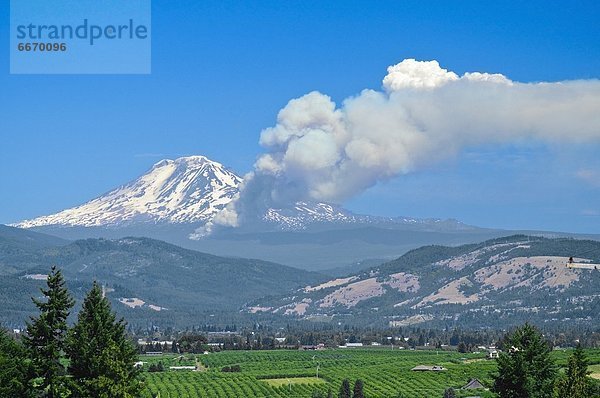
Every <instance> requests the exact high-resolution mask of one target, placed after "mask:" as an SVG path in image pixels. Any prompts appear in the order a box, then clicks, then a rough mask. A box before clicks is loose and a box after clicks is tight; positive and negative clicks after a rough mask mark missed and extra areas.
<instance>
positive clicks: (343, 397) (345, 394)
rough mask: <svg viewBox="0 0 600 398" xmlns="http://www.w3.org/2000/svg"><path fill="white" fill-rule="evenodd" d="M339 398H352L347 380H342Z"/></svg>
mask: <svg viewBox="0 0 600 398" xmlns="http://www.w3.org/2000/svg"><path fill="white" fill-rule="evenodd" d="M339 398H352V393H351V392H350V382H349V381H348V379H344V380H342V385H341V386H340V394H339Z"/></svg>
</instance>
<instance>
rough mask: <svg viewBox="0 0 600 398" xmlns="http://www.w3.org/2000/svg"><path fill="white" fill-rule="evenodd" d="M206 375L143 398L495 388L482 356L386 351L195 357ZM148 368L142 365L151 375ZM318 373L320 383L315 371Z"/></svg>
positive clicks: (178, 361) (560, 356)
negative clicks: (352, 388) (344, 386)
mask: <svg viewBox="0 0 600 398" xmlns="http://www.w3.org/2000/svg"><path fill="white" fill-rule="evenodd" d="M553 355H554V356H555V358H556V360H557V363H558V364H561V365H562V364H564V363H566V359H567V357H568V353H564V352H556V353H554V354H553ZM197 358H198V359H199V360H200V362H201V363H202V365H204V366H205V367H206V369H207V370H206V371H203V372H194V371H165V372H160V373H144V376H145V380H146V385H147V389H146V392H145V395H144V397H145V398H150V397H157V396H159V394H160V397H161V398H175V397H177V398H179V397H182V398H196V397H202V398H204V397H207V398H208V397H210V398H241V397H250V398H252V397H254V398H258V397H281V398H283V397H307V398H310V397H311V395H312V393H313V391H315V390H320V391H323V392H327V391H328V390H329V389H331V390H332V391H333V392H334V393H335V394H334V395H335V396H337V391H338V389H339V386H340V384H341V382H342V380H343V379H345V378H348V379H350V380H351V382H352V383H353V382H354V380H356V379H362V380H363V381H364V385H365V393H366V395H367V397H373V398H375V397H377V398H379V397H382V398H384V397H398V395H399V393H401V394H402V397H405V398H431V397H441V396H442V395H443V392H444V390H445V389H446V388H447V387H453V388H455V389H460V388H461V387H462V386H464V385H465V384H466V383H467V382H468V381H469V379H471V378H477V379H479V380H480V381H481V382H482V383H483V384H484V385H486V386H488V387H489V386H490V385H491V382H492V380H491V373H492V372H493V371H494V370H495V366H496V365H495V361H490V360H485V359H484V360H477V359H483V358H485V355H484V354H460V353H457V352H443V351H440V352H439V353H438V352H436V351H400V350H394V351H391V350H389V349H336V350H325V351H286V350H278V351H225V352H220V353H212V354H207V355H197ZM588 358H589V359H590V362H591V363H594V364H598V363H600V350H595V351H588ZM141 360H142V361H145V362H148V365H149V364H150V363H152V362H158V361H161V362H163V364H164V365H165V366H166V367H167V369H168V367H169V366H179V365H193V364H194V363H195V358H194V356H192V355H189V354H188V355H185V356H178V355H164V356H160V357H145V356H142V357H141ZM148 365H145V367H146V368H147V366H148ZM231 365H239V366H240V368H241V372H235V373H226V372H221V369H222V368H223V367H225V366H231ZM317 365H318V366H319V379H316V369H317ZM416 365H441V366H443V367H444V368H446V369H447V371H443V372H414V371H411V368H413V367H414V366H416ZM457 395H458V396H459V397H464V396H474V395H477V396H481V397H491V396H492V394H490V393H489V392H488V391H485V390H476V391H473V390H471V391H470V392H468V391H458V394H457Z"/></svg>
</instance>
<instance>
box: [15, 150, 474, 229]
mask: <svg viewBox="0 0 600 398" xmlns="http://www.w3.org/2000/svg"><path fill="white" fill-rule="evenodd" d="M241 183H242V178H241V177H240V176H238V175H236V174H235V173H234V172H232V171H231V170H229V169H227V168H226V167H225V166H223V165H222V164H220V163H218V162H215V161H212V160H210V159H208V158H206V157H204V156H189V157H182V158H178V159H175V160H169V159H165V160H161V161H160V162H158V163H156V164H155V165H154V166H152V168H151V169H150V170H149V171H148V172H147V173H146V174H144V175H142V176H141V177H139V178H137V179H135V180H134V181H131V182H129V183H127V184H125V185H123V186H121V187H119V188H116V189H114V190H112V191H110V192H108V193H106V194H104V195H101V196H100V197H98V198H96V199H93V200H91V201H89V202H87V203H84V204H82V205H80V206H77V207H74V208H71V209H67V210H63V211H61V212H59V213H56V214H52V215H49V216H43V217H38V218H35V219H32V220H25V221H22V222H20V223H17V224H13V226H16V227H21V228H40V227H111V228H119V227H129V226H134V225H140V224H179V225H187V224H194V226H195V227H196V226H198V225H203V224H205V223H207V222H208V221H211V220H212V218H213V217H214V216H215V215H216V214H217V213H218V212H219V211H221V210H223V208H225V206H227V204H228V203H229V202H231V201H232V200H233V198H234V196H235V195H236V194H237V193H238V192H239V189H240V184H241ZM255 217H256V220H258V221H259V223H260V224H262V225H263V226H266V227H267V228H268V229H275V230H280V231H298V230H303V229H306V228H307V227H309V226H311V225H315V224H328V225H329V224H337V225H340V224H343V225H348V224H363V225H364V224H370V225H373V224H394V225H409V226H417V227H427V226H433V227H434V228H436V229H440V228H443V229H448V228H449V229H460V228H462V227H463V224H461V223H459V222H456V221H448V220H446V221H444V220H438V219H415V218H386V217H374V216H367V215H357V214H354V213H352V212H350V211H348V210H346V209H344V208H342V207H340V206H335V205H331V204H327V203H318V202H297V203H295V204H292V205H291V206H288V207H286V208H270V209H267V210H266V211H265V213H264V214H256V215H255ZM444 223H446V224H448V225H444ZM191 232H192V230H190V233H191Z"/></svg>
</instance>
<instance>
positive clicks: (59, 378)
mask: <svg viewBox="0 0 600 398" xmlns="http://www.w3.org/2000/svg"><path fill="white" fill-rule="evenodd" d="M46 285H47V289H41V291H42V293H43V295H44V297H45V298H46V300H45V301H41V300H37V299H35V298H32V300H33V303H34V304H35V306H36V307H37V308H38V309H39V310H40V315H39V316H38V317H37V318H34V317H32V318H31V322H30V323H28V324H27V333H26V335H25V336H24V339H23V341H24V343H25V347H26V348H27V350H28V351H29V356H30V358H31V360H32V369H33V371H32V373H33V374H32V379H33V380H31V384H32V385H33V388H34V390H36V391H37V392H38V395H41V396H43V397H48V398H59V397H63V396H67V395H68V388H67V377H66V369H65V366H64V365H63V364H62V363H61V359H62V358H63V352H64V349H65V339H66V336H67V317H68V316H69V311H70V310H71V308H72V307H73V305H74V304H75V301H74V300H73V298H72V297H71V295H70V294H69V292H68V290H67V288H66V284H65V280H64V278H63V276H62V273H61V272H60V270H59V269H57V268H56V267H55V266H53V267H52V269H51V271H50V274H49V275H48V279H47V280H46Z"/></svg>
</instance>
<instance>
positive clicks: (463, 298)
mask: <svg viewBox="0 0 600 398" xmlns="http://www.w3.org/2000/svg"><path fill="white" fill-rule="evenodd" d="M570 256H575V257H576V258H579V259H580V260H581V261H584V262H595V263H598V262H600V242H597V241H589V240H574V239H564V238H559V239H546V238H541V237H530V236H523V235H515V236H511V237H507V238H500V239H493V240H488V241H486V242H483V243H480V244H470V245H463V246H458V247H446V246H425V247H422V248H419V249H416V250H412V251H410V252H408V253H406V254H405V255H403V256H402V257H400V258H398V259H396V260H393V261H390V262H387V263H384V264H381V265H379V266H375V267H371V268H369V269H367V270H365V271H362V272H359V273H356V274H353V275H349V276H347V277H343V278H331V279H330V280H328V281H326V282H325V283H321V284H317V285H307V286H305V287H304V288H302V289H299V290H296V291H295V292H293V293H289V294H287V295H284V296H279V297H268V298H263V299H261V300H256V301H254V302H252V303H250V304H249V305H248V306H246V311H247V312H250V313H269V314H279V315H282V316H284V317H289V318H290V319H302V320H313V321H314V320H320V321H325V322H332V321H337V322H339V321H342V322H350V323H361V324H373V325H379V326H385V325H388V326H397V327H401V326H411V325H427V326H436V327H446V326H452V327H465V328H479V327H484V328H487V327H492V328H504V327H507V326H510V325H513V324H520V323H523V322H525V321H531V322H535V323H551V324H553V325H560V324H567V323H570V324H573V323H577V324H581V325H584V326H587V327H598V326H600V320H599V318H598V316H597V315H598V313H599V310H600V288H599V286H600V271H598V270H594V269H591V270H584V269H570V268H567V267H566V263H567V260H568V258H569V257H570Z"/></svg>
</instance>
